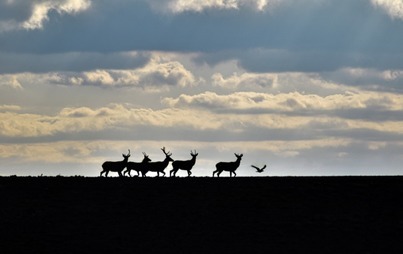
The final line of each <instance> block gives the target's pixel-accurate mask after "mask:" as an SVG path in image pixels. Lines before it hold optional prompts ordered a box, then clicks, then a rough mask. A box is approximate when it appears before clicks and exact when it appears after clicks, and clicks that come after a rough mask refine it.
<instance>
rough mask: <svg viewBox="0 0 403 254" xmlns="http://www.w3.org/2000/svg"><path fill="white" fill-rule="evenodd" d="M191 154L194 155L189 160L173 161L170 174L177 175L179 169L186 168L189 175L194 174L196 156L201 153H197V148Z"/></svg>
mask: <svg viewBox="0 0 403 254" xmlns="http://www.w3.org/2000/svg"><path fill="white" fill-rule="evenodd" d="M190 155H191V156H192V159H190V160H187V161H174V162H172V170H171V171H169V176H172V175H173V176H174V177H175V176H176V172H178V170H179V169H181V170H186V171H187V172H188V176H190V175H191V174H192V172H191V170H192V168H193V166H194V165H195V163H196V156H197V155H199V154H198V153H196V150H195V151H194V152H192V151H190Z"/></svg>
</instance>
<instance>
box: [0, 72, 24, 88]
mask: <svg viewBox="0 0 403 254" xmlns="http://www.w3.org/2000/svg"><path fill="white" fill-rule="evenodd" d="M1 86H6V87H11V88H13V89H18V90H21V89H23V87H22V85H21V83H20V82H19V80H18V78H17V75H0V87H1Z"/></svg>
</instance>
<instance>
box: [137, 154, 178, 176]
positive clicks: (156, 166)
mask: <svg viewBox="0 0 403 254" xmlns="http://www.w3.org/2000/svg"><path fill="white" fill-rule="evenodd" d="M161 150H162V152H163V153H164V154H165V159H164V160H163V161H155V162H148V163H146V164H144V167H143V168H142V170H141V174H142V176H143V177H145V176H146V174H147V172H149V171H151V172H157V177H159V176H160V173H162V174H163V176H165V172H164V170H165V168H166V167H167V166H168V164H169V162H170V161H173V159H172V158H171V155H172V153H171V152H166V151H165V147H163V148H161Z"/></svg>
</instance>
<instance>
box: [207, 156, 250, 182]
mask: <svg viewBox="0 0 403 254" xmlns="http://www.w3.org/2000/svg"><path fill="white" fill-rule="evenodd" d="M234 154H235V156H236V161H231V162H219V163H217V164H216V165H215V167H216V170H215V171H214V172H213V177H214V175H215V174H216V173H217V176H218V177H220V174H221V173H222V172H223V171H229V173H230V177H232V174H234V177H235V176H236V173H235V170H236V169H237V168H238V167H239V164H240V163H241V159H242V156H243V154H236V153H234Z"/></svg>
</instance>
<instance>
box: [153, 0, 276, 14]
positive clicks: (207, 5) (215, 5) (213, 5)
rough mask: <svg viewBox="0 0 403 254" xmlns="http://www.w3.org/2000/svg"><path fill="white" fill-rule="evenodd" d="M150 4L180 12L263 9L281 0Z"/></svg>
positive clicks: (172, 0)
mask: <svg viewBox="0 0 403 254" xmlns="http://www.w3.org/2000/svg"><path fill="white" fill-rule="evenodd" d="M149 2H150V4H151V6H152V7H153V8H154V9H156V10H158V11H161V12H171V13H174V14H178V13H182V12H188V11H190V12H202V11H203V10H206V9H224V10H225V9H235V10H237V9H241V8H251V9H253V10H257V11H263V10H264V9H265V8H267V7H268V6H272V5H273V6H275V5H277V4H280V3H281V2H283V1H281V0H207V1H197V0H169V1H160V0H151V1H149Z"/></svg>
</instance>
